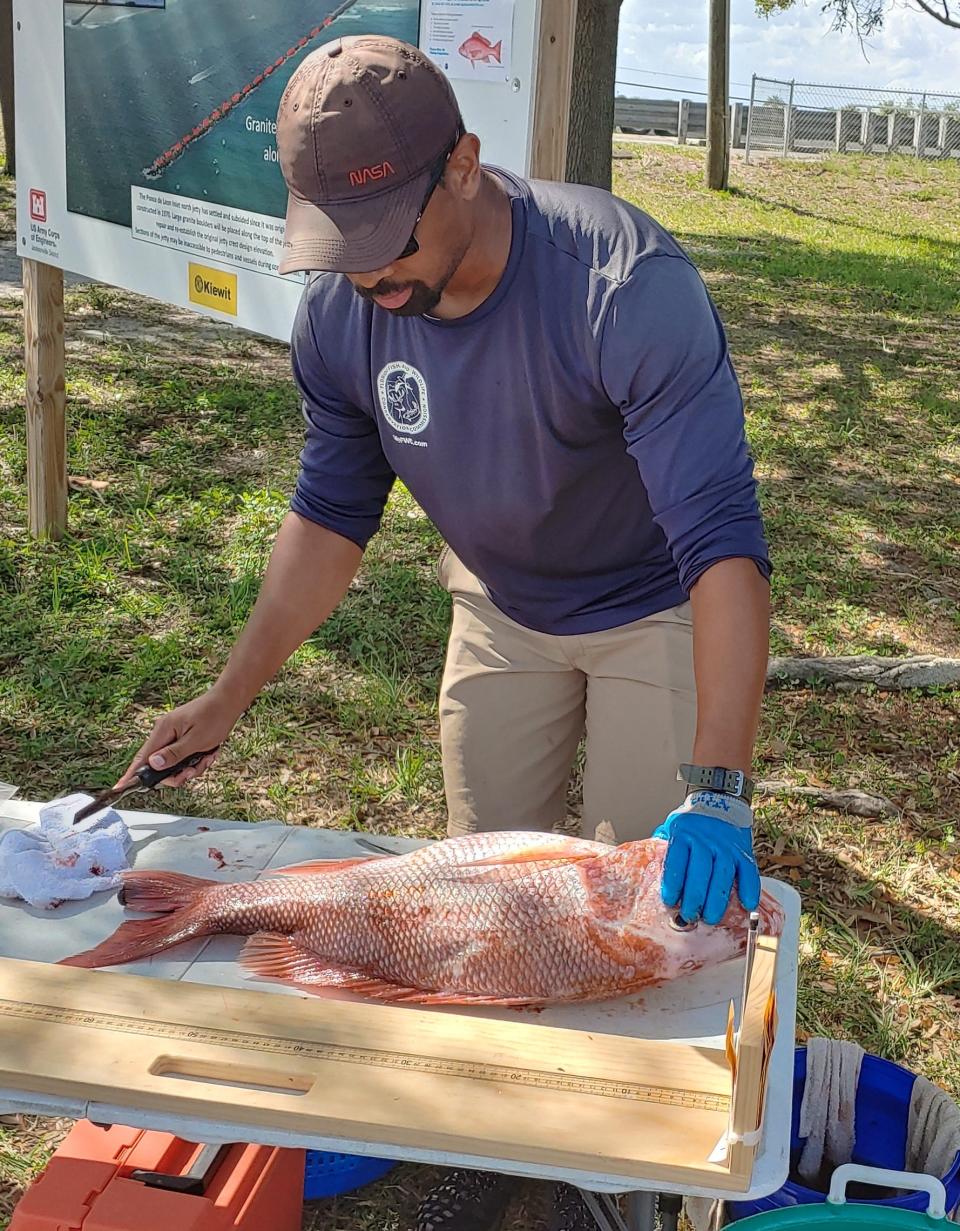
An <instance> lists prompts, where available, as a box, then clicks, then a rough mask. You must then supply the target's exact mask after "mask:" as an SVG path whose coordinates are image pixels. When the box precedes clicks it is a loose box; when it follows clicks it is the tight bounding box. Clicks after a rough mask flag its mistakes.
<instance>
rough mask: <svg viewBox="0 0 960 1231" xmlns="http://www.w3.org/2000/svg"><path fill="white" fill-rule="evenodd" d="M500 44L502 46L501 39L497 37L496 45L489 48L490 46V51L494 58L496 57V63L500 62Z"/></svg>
mask: <svg viewBox="0 0 960 1231" xmlns="http://www.w3.org/2000/svg"><path fill="white" fill-rule="evenodd" d="M502 46H503V39H499V40H498V41H497V44H496V46H494V47H491V48H490V50H491V51H492V52H493V54H494V55H495V56H496V59H497V63H498V64H499V63H500V48H501V47H502Z"/></svg>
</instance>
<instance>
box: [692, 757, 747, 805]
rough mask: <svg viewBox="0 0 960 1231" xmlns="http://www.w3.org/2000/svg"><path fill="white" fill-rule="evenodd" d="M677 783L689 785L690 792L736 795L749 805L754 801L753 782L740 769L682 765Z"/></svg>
mask: <svg viewBox="0 0 960 1231" xmlns="http://www.w3.org/2000/svg"><path fill="white" fill-rule="evenodd" d="M677 781H678V782H685V783H686V784H687V788H688V791H687V793H688V794H689V792H690V790H695V791H720V792H721V794H723V795H734V796H736V798H737V799H742V800H743V801H744V803H747V804H749V803H750V801H751V800H752V799H753V780H752V779H751V778H748V777H747V776H746V774H745V773H744V772H743V771H742V770H739V769H724V768H723V767H722V766H719V765H711V766H707V765H681V766H680V768H679V770H677Z"/></svg>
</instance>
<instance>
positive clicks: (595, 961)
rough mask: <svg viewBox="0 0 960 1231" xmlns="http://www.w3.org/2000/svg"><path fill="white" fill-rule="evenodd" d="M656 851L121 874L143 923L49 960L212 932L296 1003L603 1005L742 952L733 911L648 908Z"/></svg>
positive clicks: (376, 859) (539, 846)
mask: <svg viewBox="0 0 960 1231" xmlns="http://www.w3.org/2000/svg"><path fill="white" fill-rule="evenodd" d="M666 849H667V844H666V842H662V841H660V840H659V839H655V838H648V839H645V840H643V841H640V842H626V843H624V844H623V845H621V846H608V845H606V844H604V843H601V842H592V841H585V840H582V839H579V838H567V837H562V836H559V835H555V834H543V833H526V832H515V833H514V832H509V831H508V832H504V833H483V834H470V835H467V836H465V837H460V838H447V839H445V840H444V841H441V842H436V843H432V844H430V845H428V846H426V847H423V848H421V849H419V850H415V851H410V852H408V853H407V854H405V855H379V856H378V855H374V856H369V855H368V856H362V857H359V858H348V859H339V860H337V859H331V860H318V861H315V862H313V863H309V864H304V865H300V866H299V867H292V868H288V869H283V870H278V872H277V873H276V874H275V875H273V876H269V877H267V878H265V879H261V880H257V881H252V882H243V883H226V884H224V883H218V882H214V881H210V880H200V879H198V878H196V877H192V876H183V875H180V874H178V873H174V872H161V871H154V870H146V869H145V870H142V871H133V872H128V873H126V874H125V875H124V877H123V888H122V890H121V901H122V902H124V903H125V905H126V906H128V907H129V908H130V909H132V910H135V911H143V912H146V913H150V914H153V915H154V918H152V919H137V920H129V921H128V922H126V923H123V924H122V925H121V926H120V928H119V929H118V930H117V931H116V932H115V933H114V935H113V936H111V937H109V938H108V939H107V940H105V941H103V942H102V943H101V944H99V945H97V946H96V947H95V948H94V949H92V950H88V951H87V952H85V953H78V954H76V955H75V956H73V957H71V958H68V959H66V960H65V962H64V963H63V964H64V965H67V966H81V967H87V968H90V967H97V966H114V965H117V964H120V963H122V962H130V961H134V960H137V959H141V958H145V957H150V956H152V955H153V954H154V953H161V952H163V951H164V950H166V949H170V948H172V947H173V946H175V945H179V944H181V943H182V942H183V941H186V940H192V939H193V938H194V937H198V936H210V935H213V934H214V933H217V932H227V933H232V934H234V935H246V936H249V937H250V939H249V940H248V941H247V945H246V948H245V949H244V951H243V954H242V956H241V959H240V960H241V963H242V965H243V966H244V967H245V968H246V969H247V970H248V971H250V972H251V973H253V974H255V975H259V976H261V977H266V978H268V979H278V980H281V981H283V982H286V983H290V984H293V985H294V986H296V987H299V988H301V989H303V990H305V991H314V992H316V991H319V990H320V989H322V988H323V987H338V988H343V989H345V990H347V991H352V992H356V993H359V994H360V995H362V996H369V997H373V998H375V999H380V1000H386V1001H395V1002H404V1003H407V1004H435V1005H441V1004H447V1005H515V1006H519V1005H548V1004H563V1003H567V1004H569V1003H577V1002H580V1001H590V1000H608V999H613V998H616V997H619V996H626V995H629V994H631V993H633V992H635V991H637V990H638V989H640V988H643V987H649V986H651V985H654V984H658V983H665V982H668V981H669V980H671V979H676V978H682V977H684V976H686V975H688V974H690V973H691V972H693V971H695V970H699V969H701V968H702V967H705V966H706V967H710V966H713V965H716V964H717V963H719V962H724V961H728V960H730V959H731V958H734V957H736V956H737V955H738V954H741V953H743V952H744V951H745V949H746V945H747V931H748V927H747V924H748V919H747V916H746V914H745V913H744V911H743V910H742V909H741V908H740V905H739V903H738V902H736V901H733V902H731V904H730V906H729V908H728V910H727V912H726V914H725V915H724V917H723V919H722V920H721V922H720V923H719V924H718V925H717V926H716V927H708V926H706V925H700V926H699V927H697V926H694V927H690V926H689V925H685V924H682V923H681V922H680V921H678V919H677V917H676V911H674V910H668V908H667V907H665V906H664V904H663V902H662V900H661V896H660V881H661V877H662V874H663V857H664V855H665V853H666ZM760 914H761V918H762V921H763V930H764V932H765V933H768V934H771V933H779V932H780V930H781V928H782V924H783V914H782V911H781V909H780V907H779V905H778V903H777V902H776V901H775V900H774V899H773V898H772V897H771V896H770V894H768V893H765V894H764V895H763V897H762V899H761V903H760Z"/></svg>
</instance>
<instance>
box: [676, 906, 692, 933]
mask: <svg viewBox="0 0 960 1231" xmlns="http://www.w3.org/2000/svg"><path fill="white" fill-rule="evenodd" d="M670 926H671V927H672V928H673V930H674V931H675V932H695V931H696V930H697V922H696V920H694V921H693V923H687V921H686V919H684V917H683V915H681V914H680V912H679V911H677V913H676V914H675V915H671V917H670Z"/></svg>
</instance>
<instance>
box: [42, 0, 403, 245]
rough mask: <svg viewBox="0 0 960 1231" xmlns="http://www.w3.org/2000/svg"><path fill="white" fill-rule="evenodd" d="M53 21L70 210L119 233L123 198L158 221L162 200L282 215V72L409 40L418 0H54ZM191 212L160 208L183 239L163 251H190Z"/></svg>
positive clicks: (126, 207)
mask: <svg viewBox="0 0 960 1231" xmlns="http://www.w3.org/2000/svg"><path fill="white" fill-rule="evenodd" d="M63 14H64V40H63V41H64V81H65V106H66V151H67V154H66V159H67V208H68V210H69V211H70V212H71V213H77V214H85V215H88V216H89V217H92V218H100V219H103V220H105V221H107V222H113V223H117V224H118V225H120V226H124V227H130V226H131V223H132V205H131V202H132V198H137V194H136V193H135V192H134V190H150V191H149V192H148V193H147V198H148V199H149V200H150V201H151V202H155V203H159V206H158V207H159V208H160V209H161V213H162V208H163V204H162V199H161V196H160V194H162V197H164V198H165V197H169V196H174V197H180V198H189V199H190V200H192V201H196V202H198V203H201V204H207V205H209V206H212V207H226V208H228V209H230V210H233V211H244V212H245V213H246V214H249V215H258V216H267V217H269V218H274V219H281V218H283V216H284V214H285V212H286V198H287V194H286V188H285V186H284V183H283V176H282V174H281V172H280V167H279V164H278V161H277V148H276V137H275V133H276V127H275V121H276V114H277V107H278V105H279V102H280V96H281V94H282V93H283V90H284V87H285V86H286V84H287V81H288V80H289V79H290V76H291V75H292V73H293V72H294V71H295V70H296V69H297V67H298V66H299V65H300V64H301V63H302V62H303V59H304V58H305V57H306V56H307V55H309V54H310V52H311V51H314V50H315V49H316V48H317V47H319V46H321V45H322V44H323V43H325V42H328V41H329V40H330V39H333V38H339V37H343V36H346V35H350V34H387V35H392V36H393V37H395V38H399V39H403V40H404V41H405V42H409V43H416V42H417V38H418V31H419V22H420V5H419V0H394V2H393V3H367V2H366V0H283V3H282V4H278V3H277V2H276V0H165V3H163V2H161V3H150V2H144V0H137V3H135V4H127V3H123V4H120V3H97V4H93V3H91V2H90V0H83V2H82V3H81V2H80V0H64V6H63ZM153 193H156V194H158V195H157V196H156V197H154V196H153V195H152V194H153ZM137 199H141V198H137ZM193 212H194V214H196V213H197V211H196V210H194V211H193ZM189 217H190V211H187V210H183V211H178V210H170V212H169V214H168V215H167V218H168V221H169V225H170V228H174V227H176V228H178V229H179V230H181V231H182V232H183V233H184V236H185V242H184V243H183V244H182V245H179V244H176V243H171V245H170V246H175V247H176V246H182V247H188V246H190V244H191V242H192V236H191V235H190V234H189V230H190V222H189ZM170 233H171V236H172V235H173V232H172V230H171V232H170ZM192 250H195V251H203V250H204V249H202V248H199V247H197V246H196V245H195V244H194V245H193V248H192ZM239 263H243V262H242V261H240V262H239Z"/></svg>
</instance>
